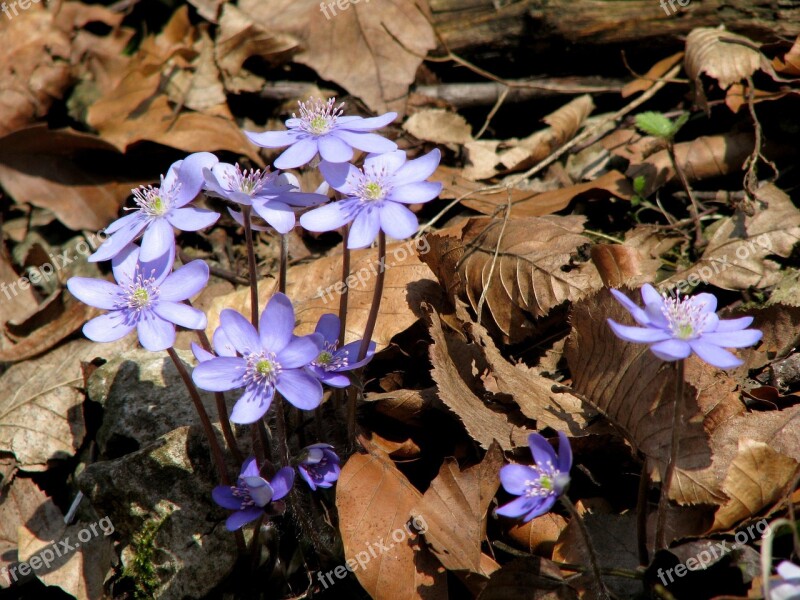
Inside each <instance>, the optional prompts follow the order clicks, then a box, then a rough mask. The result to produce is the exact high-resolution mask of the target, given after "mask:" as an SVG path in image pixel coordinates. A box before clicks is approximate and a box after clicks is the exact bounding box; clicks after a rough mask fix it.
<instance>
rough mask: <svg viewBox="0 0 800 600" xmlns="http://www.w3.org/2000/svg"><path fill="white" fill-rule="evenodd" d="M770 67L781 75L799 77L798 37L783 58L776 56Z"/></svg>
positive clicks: (799, 48)
mask: <svg viewBox="0 0 800 600" xmlns="http://www.w3.org/2000/svg"><path fill="white" fill-rule="evenodd" d="M772 67H773V68H774V69H775V70H776V71H777V72H778V73H780V74H782V75H789V76H790V77H797V76H798V75H800V36H798V38H797V39H796V40H795V41H794V44H792V47H791V48H790V49H789V51H788V52H787V53H786V54H784V55H783V58H778V57H777V56H776V57H775V58H773V59H772Z"/></svg>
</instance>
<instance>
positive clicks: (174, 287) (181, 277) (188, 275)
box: [158, 260, 209, 302]
mask: <svg viewBox="0 0 800 600" xmlns="http://www.w3.org/2000/svg"><path fill="white" fill-rule="evenodd" d="M208 274H209V271H208V265H207V264H206V262H205V261H203V260H193V261H192V262H190V263H188V264H186V265H184V266H182V267H181V268H179V269H178V270H176V271H174V272H173V273H170V274H169V275H168V276H167V278H166V279H165V280H164V283H162V284H161V285H160V286H159V294H158V297H159V300H168V301H171V302H178V301H181V300H186V299H187V298H191V297H192V296H195V295H197V294H199V293H200V292H201V291H202V289H203V288H204V287H205V286H206V283H208Z"/></svg>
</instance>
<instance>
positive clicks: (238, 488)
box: [211, 457, 294, 531]
mask: <svg viewBox="0 0 800 600" xmlns="http://www.w3.org/2000/svg"><path fill="white" fill-rule="evenodd" d="M293 484H294V469H292V468H291V467H283V468H282V469H280V470H279V471H278V472H277V473H275V477H273V478H272V479H271V480H270V481H267V480H266V479H264V478H263V477H261V473H260V472H259V469H258V464H257V463H256V459H255V458H253V457H250V458H248V459H247V460H246V461H245V463H244V464H243V465H242V470H241V472H240V473H239V479H238V480H237V482H236V485H231V486H227V485H218V486H217V487H215V488H214V489H213V490H212V492H211V497H212V498H214V502H216V503H217V504H219V505H220V506H221V507H223V508H228V509H230V510H234V511H236V512H234V513H233V514H232V515H231V516H229V517H228V520H227V521H226V522H225V527H226V528H227V529H228V531H236V530H237V529H241V527H242V526H243V525H246V524H247V523H250V522H251V521H255V520H256V519H257V518H258V517H260V516H261V515H263V514H265V512H266V511H267V510H268V509H269V508H270V503H272V502H275V501H276V500H280V499H281V498H283V497H284V496H286V494H288V493H289V491H290V490H291V489H292V485H293Z"/></svg>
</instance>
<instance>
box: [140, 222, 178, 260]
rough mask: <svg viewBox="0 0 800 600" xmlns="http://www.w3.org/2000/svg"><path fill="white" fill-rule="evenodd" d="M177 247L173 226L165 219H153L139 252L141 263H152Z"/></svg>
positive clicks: (146, 230) (145, 231) (145, 232)
mask: <svg viewBox="0 0 800 600" xmlns="http://www.w3.org/2000/svg"><path fill="white" fill-rule="evenodd" d="M174 247H175V233H174V232H173V231H172V225H170V223H169V221H167V220H166V219H164V218H163V217H161V218H158V219H153V220H152V221H151V222H150V224H149V225H148V226H147V229H145V230H144V237H143V238H142V248H141V250H140V251H139V261H140V262H152V261H154V260H156V259H158V258H160V257H162V256H164V255H165V254H167V253H168V252H169V251H170V249H172V248H174Z"/></svg>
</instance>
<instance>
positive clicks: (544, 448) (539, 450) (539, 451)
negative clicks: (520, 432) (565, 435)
mask: <svg viewBox="0 0 800 600" xmlns="http://www.w3.org/2000/svg"><path fill="white" fill-rule="evenodd" d="M528 447H529V448H530V449H531V454H532V455H533V460H534V461H536V464H537V465H539V466H540V467H544V466H545V465H548V464H549V465H552V466H553V467H555V466H556V462H558V458H557V457H556V451H555V450H553V447H552V446H551V445H550V442H548V441H547V439H546V438H544V437H543V436H542V435H540V434H538V433H532V434H530V435H529V436H528ZM537 479H538V477H537Z"/></svg>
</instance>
